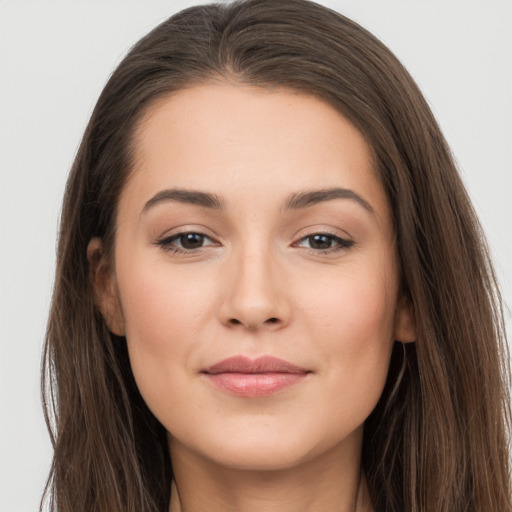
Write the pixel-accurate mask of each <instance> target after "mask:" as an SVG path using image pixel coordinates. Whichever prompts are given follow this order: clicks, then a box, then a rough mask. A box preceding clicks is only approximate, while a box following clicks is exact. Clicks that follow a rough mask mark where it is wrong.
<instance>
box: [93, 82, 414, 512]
mask: <svg viewBox="0 0 512 512" xmlns="http://www.w3.org/2000/svg"><path fill="white" fill-rule="evenodd" d="M135 149H136V160H135V166H134V169H133V173H132V175H131V176H130V178H129V180H128V182H127V183H126V185H125V187H124V189H123V191H122V194H121V198H120V202H119V209H118V217H117V231H116V241H115V254H114V266H113V268H107V264H106V262H104V261H103V260H102V261H103V263H101V264H100V266H99V267H98V269H97V270H98V271H97V272H96V281H95V286H96V294H97V297H98V298H99V299H98V303H99V305H100V308H101V310H102V312H103V315H104V317H105V318H106V320H107V322H108V324H109V327H110V329H111V330H112V332H115V333H116V334H119V335H125V336H126V340H127V344H128V350H129V354H130V361H131V365H132V369H133V373H134V376H135V379H136V382H137V385H138V387H139V389H140V391H141V393H142V396H143V397H144V399H145V401H146V403H147V404H148V406H149V408H150V409H151V410H152V412H153V413H154V414H155V416H156V417H157V418H158V419H159V420H160V422H161V423H162V424H163V425H164V426H165V428H166V429H167V431H168V432H169V449H170V454H171V460H172V465H173V470H174V475H175V481H174V482H173V493H172V500H171V505H170V511H171V512H206V511H208V512H272V511H276V512H277V511H279V512H326V511H328V512H367V511H368V510H371V506H370V503H369V498H368V492H367V487H366V482H365V479H364V476H362V473H361V466H360V456H361V446H362V430H363V424H364V421H365V419H366V418H367V417H368V415H369V414H370V412H371V411H372V410H373V408H374V407H375V404H376V403H377V401H378V399H379V397H380V394H381V392H382V389H383V386H384V383H385V379H386V375H387V370H388V365H389V358H390V355H391V349H392V345H393V342H394V340H401V341H403V342H408V341H412V340H414V338H415V332H414V331H415V328H414V318H413V314H412V310H411V306H410V304H409V303H408V301H407V300H406V299H405V298H404V297H401V296H400V294H399V269H398V268H397V258H396V252H395V246H394V233H393V227H392V221H391V213H390V206H389V203H388V200H387V197H386V194H385V192H384V189H383V187H382V185H381V183H380V181H379V179H378V178H377V175H376V172H375V169H374V168H373V163H372V158H371V151H370V148H369V147H368V145H367V143H366V141H365V140H364V138H363V137H362V135H361V134H360V133H359V131H358V130H357V129H356V128H355V127H354V126H353V125H352V124H351V123H350V122H349V121H347V120H346V119H345V118H344V117H343V116H342V115H340V114H339V113H338V112H337V111H336V110H334V109H333V108H332V107H330V106H329V105H327V104H325V103H324V102H322V101H320V100H318V99H316V98H314V97H312V96H308V95H304V94H297V93H295V92H292V91H288V90H272V91H270V90H264V89H261V88H256V87H248V86H242V85H238V84H228V83H223V82H215V83H211V84H209V85H202V86H197V87H193V88H190V89H187V90H184V91H180V92H178V93H176V94H174V95H172V96H169V97H166V98H164V99H161V100H159V101H158V102H157V103H156V104H154V105H153V106H152V107H151V108H150V109H149V110H148V112H147V113H146V115H145V117H144V119H143V120H142V122H141V123H140V125H139V126H138V131H137V133H136V138H135ZM319 191H320V192H321V193H319ZM101 250H102V245H101V240H99V239H93V240H92V241H91V243H90V245H89V257H90V260H91V261H95V255H96V254H97V252H98V251H99V252H101ZM100 269H101V271H99V270H100ZM262 356H265V357H272V358H278V360H279V361H285V362H286V364H289V365H293V368H296V369H298V370H297V374H296V375H295V376H294V377H293V378H292V379H291V380H288V378H289V375H287V374H286V372H282V371H280V372H277V373H276V372H274V373H272V375H271V376H270V377H269V376H268V373H267V374H265V375H263V376H261V379H260V376H257V377H256V378H254V374H252V375H250V376H247V375H245V374H240V373H239V372H238V373H236V375H233V372H232V371H231V370H225V369H224V370H223V372H225V373H221V378H220V379H219V378H218V375H217V376H215V375H214V372H212V370H211V368H214V367H215V365H216V364H218V363H219V362H222V361H225V360H226V359H227V358H233V357H238V358H239V359H240V358H244V361H251V362H252V363H254V361H255V360H256V359H257V358H260V357H262ZM252 363H251V364H252ZM258 372H261V370H258V371H256V372H255V373H256V374H258ZM258 375H259V374H258ZM258 379H259V380H258ZM262 382H263V383H264V384H261V383H262ZM282 382H285V385H281V383H282ZM219 383H220V384H219ZM226 383H227V384H226Z"/></svg>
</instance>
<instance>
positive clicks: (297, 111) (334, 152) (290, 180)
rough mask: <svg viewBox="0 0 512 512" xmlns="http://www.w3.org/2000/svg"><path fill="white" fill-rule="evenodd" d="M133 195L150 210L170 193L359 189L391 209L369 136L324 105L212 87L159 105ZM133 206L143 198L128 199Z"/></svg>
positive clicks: (141, 143)
mask: <svg viewBox="0 0 512 512" xmlns="http://www.w3.org/2000/svg"><path fill="white" fill-rule="evenodd" d="M134 145H135V165H134V168H133V172H132V176H131V178H130V180H129V182H128V184H127V186H126V187H125V188H126V189H127V190H126V192H129V191H130V190H131V191H132V192H136V193H137V194H136V195H138V196H139V198H140V201H143V197H142V196H145V197H146V200H147V198H148V197H150V196H151V195H153V194H154V193H156V192H158V190H159V189H162V188H170V187H179V188H191V189H205V188H207V189H208V191H209V192H213V193H216V194H218V195H221V196H227V204H229V201H230V196H233V197H235V196H236V197H241V196H248V195H249V196H250V197H254V198H255V200H256V198H258V197H261V196H262V195H264V197H265V200H266V201H269V200H271V199H272V198H273V197H275V199H276V201H277V200H280V199H279V196H282V195H283V194H289V193H293V192H296V191H297V190H301V189H312V188H313V189H321V188H329V187H334V186H338V187H339V186H342V187H345V188H351V189H358V190H356V191H359V192H361V193H362V194H363V195H367V196H370V198H371V199H372V200H373V201H374V202H377V206H376V210H379V207H380V208H384V209H386V208H387V201H386V197H385V193H384V190H383V188H382V186H381V184H380V181H379V179H378V178H377V174H376V172H375V170H374V166H373V158H372V151H371V148H370V147H369V145H368V144H367V142H366V140H365V139H364V137H363V136H362V134H361V133H360V132H359V131H358V130H357V129H356V128H355V127H354V125H353V124H352V123H350V122H349V121H348V120H347V119H346V118H345V117H344V116H343V115H342V114H340V113H339V112H338V111H337V110H336V109H334V108H333V107H332V106H330V105H329V104H327V103H326V102H324V101H322V100H320V99H318V98H317V97H315V96H312V95H307V94H303V93H298V92H296V91H292V90H288V89H268V88H261V87H254V86H244V85H238V84H227V83H212V84H208V85H201V86H196V87H192V88H189V89H185V90H181V91H178V92H176V93H173V94H171V95H169V96H166V97H163V98H160V99H158V100H157V101H155V102H154V104H152V105H151V106H150V107H149V108H148V110H147V111H146V112H145V114H144V116H143V118H142V119H141V121H140V122H139V124H138V126H137V129H136V133H135V137H134ZM124 195H125V196H126V195H130V196H133V194H124Z"/></svg>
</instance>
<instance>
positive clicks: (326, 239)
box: [296, 233, 354, 253]
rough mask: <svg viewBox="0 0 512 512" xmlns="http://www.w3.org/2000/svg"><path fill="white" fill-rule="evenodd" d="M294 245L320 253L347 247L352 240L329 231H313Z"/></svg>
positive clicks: (351, 243) (351, 244) (350, 244)
mask: <svg viewBox="0 0 512 512" xmlns="http://www.w3.org/2000/svg"><path fill="white" fill-rule="evenodd" d="M296 245H297V246H298V247H304V248H307V249H311V250H312V251H315V252H319V253H322V252H335V251H339V250H342V249H348V248H349V247H352V246H353V245H354V242H353V241H352V240H346V239H345V238H341V237H339V236H335V235H331V234H329V233H315V234H312V235H308V236H305V237H304V238H302V239H301V240H299V242H298V243H297V244H296Z"/></svg>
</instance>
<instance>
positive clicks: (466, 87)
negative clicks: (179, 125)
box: [0, 0, 512, 512]
mask: <svg viewBox="0 0 512 512" xmlns="http://www.w3.org/2000/svg"><path fill="white" fill-rule="evenodd" d="M276 1H278V0H276ZM194 3H197V2H190V1H170V0H169V1H163V0H151V1H143V0H103V1H99V0H95V1H94V0H89V1H86V0H80V1H73V2H70V1H65V0H62V1H60V2H59V1H56V0H45V1H44V2H42V1H40V0H37V1H35V0H34V1H30V0H0V173H1V174H0V178H1V181H0V294H1V295H0V512H31V511H36V510H37V508H38V501H39V497H40V494H41V490H42V488H43V484H44V480H45V477H46V473H47V470H48V466H49V462H50V455H51V449H50V443H49V438H48V435H47V433H46V427H45V425H44V421H43V416H42V411H41V406H40V400H39V365H40V357H41V346H42V341H43V336H44V329H45V322H46V316H47V311H48V304H49V299H50V294H51V286H52V279H53V272H54V264H55V250H54V247H55V239H56V230H57V219H58V214H59V209H60V202H61V198H62V194H63V189H64V183H65V179H66V174H67V172H68V169H69V167H70V164H71V162H72V159H73V156H74V154H75V151H76V149H77V145H78V143H79V140H80V137H81V135H82V132H83V129H84V127H85V124H86V122H87V119H88V116H89V115H90V113H91V110H92V108H93V105H94V102H95V101H96V98H97V97H98V95H99V93H100V90H101V88H102V86H103V85H104V83H105V81H106V79H107V77H108V75H109V73H110V72H111V71H112V70H113V68H114V66H115V65H116V64H117V63H118V62H119V61H120V59H121V58H122V56H123V55H124V54H125V52H126V51H127V49H128V48H129V47H130V45H131V44H133V43H134V42H135V41H136V40H137V39H138V38H139V37H141V36H142V35H144V34H145V33H146V32H147V31H148V30H149V29H150V28H152V27H153V26H155V25H156V24H157V23H158V22H159V21H161V20H163V19H164V18H166V17H167V16H169V15H170V14H172V13H174V12H176V11H178V10H180V9H181V8H184V7H187V6H189V5H192V4H194ZM321 3H324V4H325V5H328V6H330V7H333V8H335V9H337V10H339V11H340V12H342V13H344V14H346V15H348V16H349V17H352V18H353V19H355V20H356V21H358V22H359V23H361V24H362V25H363V26H365V27H367V28H368V29H370V30H371V31H372V32H374V33H375V34H376V35H377V36H378V37H380V38H381V39H382V40H383V41H384V42H385V43H386V44H387V45H388V46H389V47H390V48H391V49H392V50H393V51H394V52H395V53H396V54H397V56H398V57H399V58H400V59H401V60H402V61H403V63H404V64H405V65H406V67H408V69H409V71H410V72H411V73H412V75H413V76H414V77H415V79H416V80H417V81H418V83H419V85H420V87H421V88H422V90H423V92H424V93H425V95H426V97H427V99H428V100H429V102H430V104H431V106H432V108H433V110H434V112H435V114H436V116H437V118H438V120H439V122H440V124H441V127H442V129H443V131H444V133H445V135H446V137H447V139H448V142H449V143H450V145H451V147H452V149H453V151H454V154H455V156H456V158H457V160H458V162H459V164H460V170H461V173H462V176H463V179H464V181H465V182H466V184H467V187H468V189H469V192H470V195H471V197H472V198H473V200H474V202H475V205H476V209H477V211H478V212H479V214H480V216H481V219H482V222H483V225H484V228H485V229H486V231H487V234H488V239H489V242H490V245H491V248H492V252H493V255H494V257H495V261H496V266H497V270H498V276H499V278H500V281H501V284H502V288H503V291H504V298H505V300H506V302H507V303H508V305H509V306H510V304H512V236H511V234H512V233H511V231H512V230H511V225H512V214H511V211H512V207H511V204H510V203H511V201H512V198H511V196H510V191H511V188H512V173H511V171H512V164H511V160H512V155H511V151H510V148H511V145H512V0H428V1H427V0H424V1H420V0H337V1H335V0H332V1H324V2H321ZM507 321H508V322H509V325H510V313H507ZM509 330H510V329H509Z"/></svg>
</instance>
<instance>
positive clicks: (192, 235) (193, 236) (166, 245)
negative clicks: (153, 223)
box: [157, 231, 217, 253]
mask: <svg viewBox="0 0 512 512" xmlns="http://www.w3.org/2000/svg"><path fill="white" fill-rule="evenodd" d="M157 244H158V245H159V246H161V247H162V248H163V249H164V250H165V251H170V252H182V253H190V252H195V251H197V250H198V249H201V248H202V247H205V246H208V245H217V244H216V242H214V241H213V240H212V239H211V238H210V237H209V236H206V235H205V234H203V233H197V232H195V231H187V232H183V233H176V234H174V235H172V236H169V237H167V238H164V239H162V240H159V241H158V242H157Z"/></svg>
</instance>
